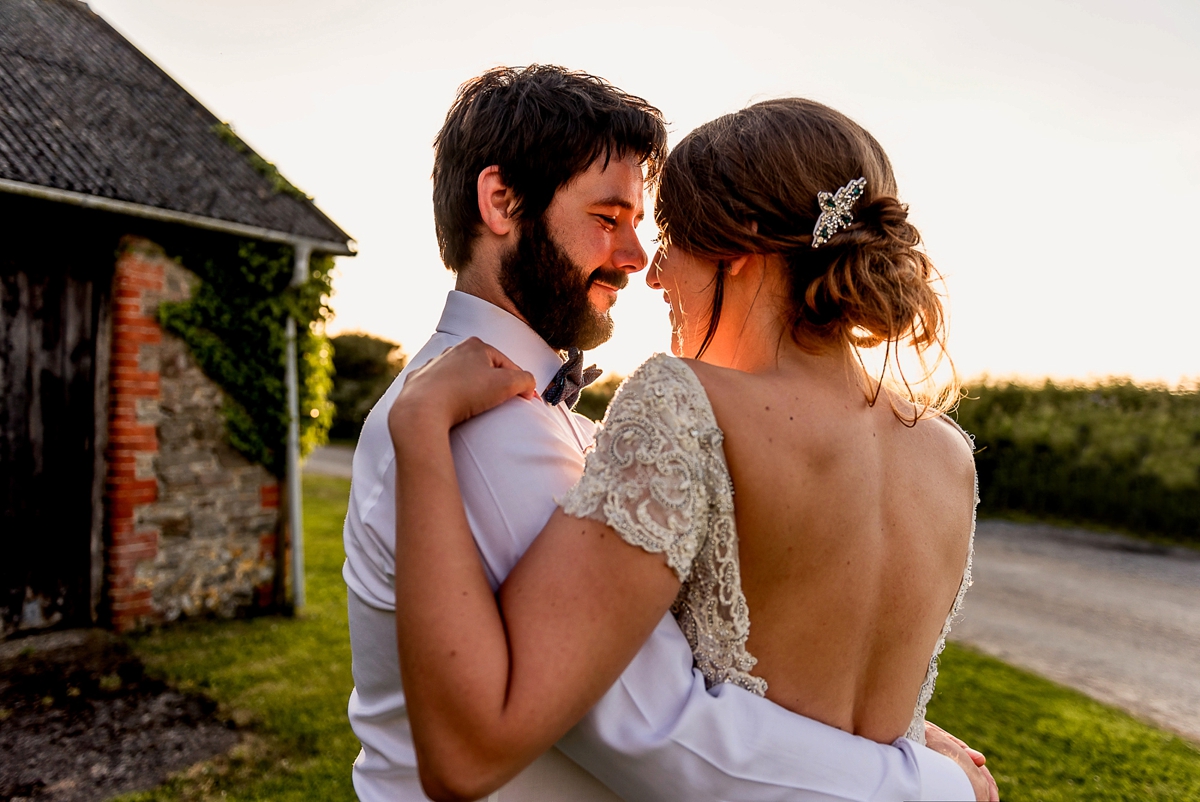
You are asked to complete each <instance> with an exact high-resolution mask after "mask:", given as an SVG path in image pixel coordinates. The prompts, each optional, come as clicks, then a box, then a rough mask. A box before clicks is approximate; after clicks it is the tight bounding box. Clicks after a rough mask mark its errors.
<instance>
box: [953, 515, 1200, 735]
mask: <svg viewBox="0 0 1200 802" xmlns="http://www.w3.org/2000/svg"><path fill="white" fill-rule="evenodd" d="M974 576H975V584H974V586H973V587H972V588H971V590H970V592H969V593H968V594H967V598H966V602H965V604H964V606H963V618H962V620H960V621H959V622H958V623H957V624H956V625H955V627H954V630H953V632H952V634H951V639H952V640H956V641H959V642H962V643H967V644H970V645H972V646H974V647H976V648H978V649H979V650H981V651H983V652H985V653H987V654H990V655H993V656H995V657H999V658H1001V659H1003V660H1004V661H1005V662H1008V663H1011V664H1013V665H1016V666H1021V667H1022V668H1026V669H1029V670H1030V671H1033V672H1035V673H1037V674H1040V675H1042V676H1044V677H1048V678H1050V679H1052V680H1055V681H1057V682H1061V683H1063V684H1064V685H1069V686H1071V687H1073V688H1077V689H1078V690H1080V691H1082V692H1084V693H1086V694H1087V695H1089V696H1091V697H1093V698H1095V699H1098V700H1099V701H1101V702H1105V703H1108V704H1111V705H1115V706H1117V707H1120V708H1122V709H1124V710H1127V711H1129V712H1130V713H1133V714H1134V715H1136V716H1139V717H1141V718H1144V719H1148V720H1150V721H1153V722H1155V723H1157V724H1159V725H1160V726H1163V727H1166V728H1167V729H1170V730H1174V731H1175V732H1178V733H1180V734H1182V735H1184V736H1186V737H1188V738H1190V739H1192V740H1193V741H1197V742H1200V551H1194V550H1190V549H1183V548H1163V547H1159V546H1155V545H1153V544H1149V543H1146V542H1144V541H1139V540H1135V539H1133V538H1128V537H1124V536H1121V535H1115V534H1100V533H1095V532H1087V531H1083V530H1077V529H1065V528H1061V527H1054V526H1047V525H1036V524H1015V523H1010V522H1007V521H980V522H979V526H978V530H977V534H976V542H975V572H974Z"/></svg>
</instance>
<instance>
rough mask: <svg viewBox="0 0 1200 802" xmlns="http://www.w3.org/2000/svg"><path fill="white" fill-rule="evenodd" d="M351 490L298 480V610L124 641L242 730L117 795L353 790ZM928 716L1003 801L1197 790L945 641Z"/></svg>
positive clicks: (1160, 795)
mask: <svg viewBox="0 0 1200 802" xmlns="http://www.w3.org/2000/svg"><path fill="white" fill-rule="evenodd" d="M349 487H350V483H349V482H347V481H344V480H341V479H331V478H324V477H306V478H305V480H304V494H305V495H304V516H305V518H304V520H305V534H306V537H307V540H306V556H307V559H308V586H307V587H308V607H307V609H305V611H304V614H303V615H301V616H300V617H299V618H296V619H291V618H259V619H252V620H247V621H224V622H217V621H203V622H197V623H192V624H185V625H182V626H176V627H170V628H165V629H162V630H159V631H156V632H153V633H150V634H148V635H143V636H139V637H135V638H134V639H132V645H133V647H134V649H135V651H136V652H137V653H138V655H139V656H141V658H142V659H143V660H144V661H145V662H146V664H147V666H148V668H149V670H150V671H151V672H152V673H155V674H158V675H159V676H163V677H165V678H166V679H168V680H169V681H171V682H173V683H174V684H176V685H178V686H181V687H184V688H189V689H195V690H200V691H202V692H203V693H205V694H207V695H209V696H211V697H212V698H214V699H216V700H217V701H218V702H220V703H221V705H222V707H223V709H224V710H225V712H226V714H227V715H229V716H230V717H231V718H233V719H234V720H235V721H237V722H239V723H241V724H243V725H245V727H246V728H247V729H248V731H249V732H250V734H251V735H250V737H249V738H248V739H246V741H245V743H243V745H242V746H240V747H239V748H238V749H236V750H235V751H234V753H232V754H231V755H229V756H226V757H222V758H219V759H217V760H214V761H210V762H208V763H205V764H201V765H200V766H197V767H193V768H192V769H191V770H190V771H187V772H184V773H182V774H181V775H179V776H177V777H176V778H174V779H173V780H171V781H170V782H169V783H167V784H166V785H165V786H162V787H161V788H158V789H156V790H154V791H151V792H147V793H142V794H135V795H132V796H128V797H125V798H124V800H125V802H134V800H137V802H145V801H148V800H168V799H189V800H190V799H211V798H220V799H230V800H297V802H298V801H299V800H341V799H347V800H352V799H353V798H354V793H353V790H352V789H351V785H350V763H351V762H352V761H353V760H354V756H355V755H356V754H357V752H358V742H357V741H356V740H355V738H354V734H353V733H352V732H351V731H350V727H349V725H348V724H347V722H346V700H347V697H348V696H349V693H350V688H351V685H352V682H351V678H350V644H349V641H348V636H347V631H346V589H345V586H344V585H343V584H342V578H341V565H342V539H341V534H342V520H343V518H344V516H345V512H346V497H347V494H348V492H349ZM929 718H930V720H932V721H935V722H937V723H938V724H940V725H942V726H943V727H945V728H946V729H948V730H950V731H951V732H953V733H955V734H956V735H959V736H960V737H962V738H964V739H965V740H967V741H968V742H969V743H971V744H972V745H973V746H975V747H977V748H979V749H982V750H983V751H984V752H985V753H987V755H988V765H989V767H990V768H991V769H992V772H993V773H994V774H995V775H996V779H997V781H998V782H999V783H1000V791H1001V796H1002V798H1003V799H1004V800H1006V802H1010V801H1011V802H1019V801H1020V800H1130V801H1131V802H1132V801H1133V800H1138V801H1139V802H1140V801H1141V800H1182V799H1200V750H1198V749H1197V748H1196V747H1195V746H1192V745H1190V744H1188V743H1186V742H1184V741H1182V740H1181V739H1179V738H1177V737H1174V736H1172V735H1170V734H1168V733H1164V732H1162V731H1161V730H1157V729H1155V728H1153V727H1150V726H1147V725H1145V724H1142V723H1141V722H1139V721H1136V720H1134V719H1133V718H1130V717H1129V716H1127V715H1125V714H1124V713H1121V712H1119V711H1116V710H1113V709H1112V708H1109V707H1105V706H1104V705H1101V704H1099V703H1097V702H1093V701H1091V700H1090V699H1088V698H1086V697H1084V696H1082V695H1081V694H1078V693H1076V692H1074V691H1071V690H1067V689H1065V688H1063V687H1062V686H1059V685H1055V684H1054V683H1052V682H1048V681H1046V680H1043V679H1040V678H1038V677H1035V676H1033V675H1031V674H1028V673H1026V672H1023V671H1019V670H1017V669H1014V668H1011V667H1009V666H1007V665H1005V664H1004V663H1002V662H1000V661H998V660H994V659H992V658H990V657H985V656H983V655H980V654H977V653H975V652H971V651H968V650H966V649H962V648H956V647H955V646H954V645H951V646H950V647H949V648H948V649H947V650H946V653H945V655H944V657H943V658H942V671H941V675H940V677H939V679H938V689H937V693H936V694H935V696H934V700H933V704H932V705H930V710H929Z"/></svg>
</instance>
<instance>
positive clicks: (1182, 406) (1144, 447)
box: [576, 377, 1200, 543]
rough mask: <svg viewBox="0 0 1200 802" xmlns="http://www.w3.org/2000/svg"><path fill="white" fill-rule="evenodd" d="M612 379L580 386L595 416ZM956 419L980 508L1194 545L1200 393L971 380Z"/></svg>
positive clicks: (1198, 523) (1197, 538)
mask: <svg viewBox="0 0 1200 802" xmlns="http://www.w3.org/2000/svg"><path fill="white" fill-rule="evenodd" d="M618 384H620V378H619V377H610V378H609V379H607V380H605V381H603V382H598V383H597V384H594V385H592V386H591V387H589V388H587V389H586V390H584V391H583V394H582V396H581V397H580V399H579V404H578V405H577V406H576V410H577V411H578V412H581V413H583V414H585V415H587V416H588V417H589V418H592V419H593V420H599V419H600V418H602V417H603V416H604V410H605V408H606V407H607V406H608V402H609V400H610V399H611V398H612V394H613V391H614V390H615V389H616V387H617V385H618ZM968 387H969V391H968V397H967V398H965V399H963V401H962V403H961V404H960V405H959V408H958V411H957V412H956V413H955V417H957V418H958V421H959V423H960V424H962V426H963V428H964V429H966V430H967V431H968V432H970V433H971V434H973V435H974V436H975V445H976V447H977V448H978V449H979V452H978V454H977V455H976V457H975V459H976V464H977V465H978V466H979V491H980V496H981V499H982V504H981V505H980V511H981V512H983V513H984V514H987V513H993V514H996V513H1004V512H1020V513H1026V514H1029V515H1034V516H1040V517H1049V518H1061V519H1065V520H1073V521H1080V522H1090V523H1096V524H1100V525H1102V526H1113V527H1118V528H1121V529H1126V530H1130V531H1132V532H1135V533H1139V534H1145V535H1159V536H1165V537H1167V538H1170V539H1174V540H1182V541H1187V542H1194V543H1200V391H1197V390H1195V389H1192V390H1171V389H1169V388H1167V387H1164V386H1155V385H1150V386H1146V385H1138V384H1135V383H1133V382H1130V381H1109V382H1102V383H1096V384H1090V385H1081V384H1055V383H1054V382H1051V381H1046V382H1044V383H1042V384H1040V385H1033V384H1018V383H1009V382H988V381H986V380H983V381H977V382H973V383H969V384H968Z"/></svg>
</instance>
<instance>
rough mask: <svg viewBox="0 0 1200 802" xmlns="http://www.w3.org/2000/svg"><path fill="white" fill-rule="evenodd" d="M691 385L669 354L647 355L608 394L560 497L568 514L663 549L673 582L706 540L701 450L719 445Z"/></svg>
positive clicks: (683, 575) (706, 490) (707, 410)
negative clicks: (592, 440) (574, 478)
mask: <svg viewBox="0 0 1200 802" xmlns="http://www.w3.org/2000/svg"><path fill="white" fill-rule="evenodd" d="M697 384H698V382H696V379H695V375H694V374H692V373H691V370H690V369H689V368H688V367H687V366H686V365H684V364H683V363H681V362H680V361H679V360H677V359H674V358H673V357H669V356H666V355H664V354H659V355H656V356H654V357H651V358H650V359H649V360H647V361H646V362H645V363H644V364H643V365H642V366H641V367H640V368H638V369H637V370H636V371H635V372H634V373H633V375H631V376H630V377H629V378H628V379H627V380H626V381H625V383H624V384H622V385H621V387H620V388H619V389H618V390H617V392H616V395H614V396H613V400H612V403H611V404H610V405H609V407H608V413H607V414H606V415H605V417H604V423H603V424H602V425H601V428H600V429H599V431H598V433H597V437H596V444H595V447H594V449H593V450H592V451H591V453H589V454H588V456H587V461H586V463H585V465H584V469H583V476H582V477H581V478H580V480H579V482H578V483H576V485H575V486H574V487H573V488H571V490H570V491H569V492H568V493H567V494H566V496H564V497H563V498H562V500H561V501H560V506H561V507H562V508H563V511H564V512H566V513H567V514H568V515H573V516H575V517H577V518H591V519H593V520H596V521H601V522H603V523H605V524H608V525H609V526H611V527H612V528H613V529H614V530H616V532H617V534H619V535H620V536H621V537H622V538H623V539H624V540H625V541H626V542H627V543H630V544H632V545H634V546H640V547H641V548H643V549H645V550H646V551H648V552H651V553H654V554H659V553H661V554H665V555H666V558H667V564H668V565H669V566H670V567H671V569H672V570H674V571H675V574H676V576H678V577H679V581H680V582H686V581H687V579H688V577H689V576H690V575H691V572H692V564H693V562H694V561H695V559H696V555H697V553H698V552H699V551H700V548H701V546H702V545H703V544H704V541H705V538H706V537H707V529H708V526H709V520H710V514H709V507H710V495H711V487H710V484H711V481H712V479H713V477H712V476H711V472H710V471H709V470H708V460H707V459H706V454H708V453H711V451H712V449H713V448H717V449H719V448H720V444H721V431H720V429H718V428H717V426H716V421H715V420H713V419H712V410H711V407H709V406H708V404H707V399H706V398H704V397H703V396H702V397H701V398H697V389H698V388H697V386H696V385H697ZM700 389H701V392H702V388H700Z"/></svg>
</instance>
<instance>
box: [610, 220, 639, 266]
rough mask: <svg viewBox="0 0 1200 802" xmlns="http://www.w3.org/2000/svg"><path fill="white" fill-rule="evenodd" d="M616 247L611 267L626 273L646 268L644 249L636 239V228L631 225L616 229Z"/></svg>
mask: <svg viewBox="0 0 1200 802" xmlns="http://www.w3.org/2000/svg"><path fill="white" fill-rule="evenodd" d="M616 233H617V242H616V248H615V249H614V251H613V267H615V268H617V269H618V270H624V271H625V272H626V273H636V272H638V271H639V270H645V268H646V261H647V260H646V251H645V249H644V248H642V241H641V240H640V239H638V235H637V230H636V229H634V227H633V226H631V225H625V226H620V227H619V228H618V229H617V232H616Z"/></svg>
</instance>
